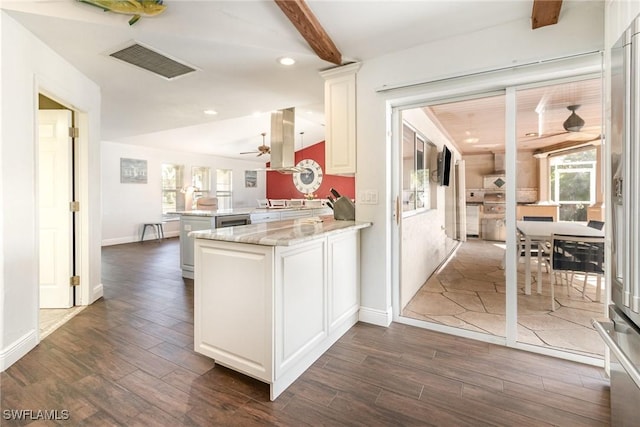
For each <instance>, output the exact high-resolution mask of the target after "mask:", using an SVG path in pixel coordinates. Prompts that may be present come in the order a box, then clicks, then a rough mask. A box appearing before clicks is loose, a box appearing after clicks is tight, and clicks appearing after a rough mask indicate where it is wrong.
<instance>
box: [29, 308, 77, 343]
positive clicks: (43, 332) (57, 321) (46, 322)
mask: <svg viewBox="0 0 640 427" xmlns="http://www.w3.org/2000/svg"><path fill="white" fill-rule="evenodd" d="M85 308H86V306H84V305H80V306H75V307H71V308H41V309H40V325H39V327H40V339H41V340H43V339H44V338H45V337H46V336H47V335H49V334H50V333H52V332H53V331H55V330H56V329H58V328H59V327H60V326H62V325H64V324H65V322H67V321H68V320H69V319H71V318H72V317H73V316H75V315H76V314H78V313H80V312H81V311H82V310H84V309H85Z"/></svg>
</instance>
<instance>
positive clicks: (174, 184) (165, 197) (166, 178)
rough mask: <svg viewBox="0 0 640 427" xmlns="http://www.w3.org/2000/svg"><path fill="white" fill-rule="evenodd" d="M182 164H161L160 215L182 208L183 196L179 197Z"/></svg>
mask: <svg viewBox="0 0 640 427" xmlns="http://www.w3.org/2000/svg"><path fill="white" fill-rule="evenodd" d="M183 169H184V166H182V165H174V164H167V163H163V164H162V215H163V216H164V215H167V214H168V213H169V212H176V211H180V210H184V197H180V196H181V193H180V190H181V189H182V171H183Z"/></svg>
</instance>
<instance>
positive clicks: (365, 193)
mask: <svg viewBox="0 0 640 427" xmlns="http://www.w3.org/2000/svg"><path fill="white" fill-rule="evenodd" d="M358 199H359V202H360V203H361V204H363V205H377V204H378V190H362V191H360V196H359V197H358Z"/></svg>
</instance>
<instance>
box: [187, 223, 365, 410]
mask: <svg viewBox="0 0 640 427" xmlns="http://www.w3.org/2000/svg"><path fill="white" fill-rule="evenodd" d="M370 225H371V224H370V223H367V222H357V221H337V220H334V219H333V217H331V216H322V217H310V218H299V219H294V220H285V221H277V222H267V223H261V224H251V225H245V226H239V227H231V228H222V229H217V230H209V231H197V232H192V233H191V237H194V238H195V286H194V305H195V310H194V349H195V351H196V352H198V353H201V354H204V355H206V356H208V357H211V358H212V359H215V361H216V363H219V364H221V365H223V366H227V367H229V368H231V369H233V370H236V371H238V372H242V373H244V374H246V375H249V376H251V377H254V378H256V379H258V380H261V381H263V382H266V383H268V384H269V385H270V389H271V393H270V396H271V400H274V399H275V398H276V397H278V395H280V393H282V392H283V391H284V390H285V389H286V388H287V387H288V386H289V385H291V384H292V383H293V382H294V381H295V380H296V379H297V378H298V377H299V376H300V375H301V374H302V373H303V372H304V371H305V370H306V369H307V368H308V367H309V366H311V364H312V363H313V362H315V361H316V360H317V359H318V358H319V357H320V356H321V355H322V354H323V353H324V352H325V351H326V350H327V349H328V348H329V347H330V346H331V345H332V344H333V343H335V342H336V341H337V340H338V339H339V338H340V337H341V336H342V335H343V334H344V333H345V332H346V331H347V330H349V328H351V326H353V325H354V324H355V323H356V322H357V321H358V312H359V308H360V236H359V233H360V230H361V229H363V228H366V227H369V226H370Z"/></svg>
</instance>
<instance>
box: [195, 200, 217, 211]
mask: <svg viewBox="0 0 640 427" xmlns="http://www.w3.org/2000/svg"><path fill="white" fill-rule="evenodd" d="M196 209H198V210H205V211H215V210H217V209H218V198H217V197H200V198H199V199H198V200H196Z"/></svg>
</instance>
